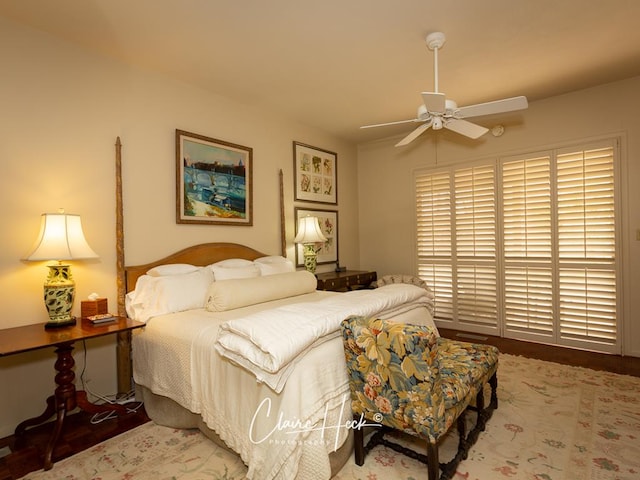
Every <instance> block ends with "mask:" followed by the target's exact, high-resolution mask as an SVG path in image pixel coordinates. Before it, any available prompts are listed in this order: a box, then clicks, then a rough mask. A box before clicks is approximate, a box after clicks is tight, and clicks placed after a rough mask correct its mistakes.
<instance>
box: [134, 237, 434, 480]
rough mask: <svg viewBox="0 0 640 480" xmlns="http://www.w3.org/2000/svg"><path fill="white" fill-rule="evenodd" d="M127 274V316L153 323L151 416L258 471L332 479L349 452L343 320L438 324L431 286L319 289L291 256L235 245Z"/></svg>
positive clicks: (137, 341) (137, 358) (146, 370)
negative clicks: (360, 317) (202, 437)
mask: <svg viewBox="0 0 640 480" xmlns="http://www.w3.org/2000/svg"><path fill="white" fill-rule="evenodd" d="M124 270H125V284H126V291H127V292H128V293H127V306H126V308H127V312H128V313H129V315H130V316H133V317H134V318H136V317H137V319H140V320H142V321H145V322H146V326H145V328H144V329H141V330H140V331H139V332H137V333H136V334H134V335H133V339H132V352H133V377H134V381H135V384H136V389H137V392H138V393H139V394H140V395H141V397H142V400H143V401H144V403H145V408H146V410H147V413H148V414H149V416H150V417H151V419H152V420H154V421H155V422H157V423H159V424H162V425H167V426H171V427H176V428H199V429H200V430H201V431H202V432H204V433H205V434H206V435H207V436H208V437H209V438H211V439H212V440H213V441H215V442H216V443H218V444H220V445H223V446H225V447H226V448H228V449H230V450H232V451H234V452H236V453H237V454H239V455H240V457H241V458H242V460H243V461H244V463H245V464H246V465H247V466H248V474H247V478H254V479H261V480H262V479H272V478H281V479H294V478H295V479H307V478H313V479H322V478H330V477H331V476H333V475H334V474H335V473H336V472H337V471H339V469H340V468H341V467H342V466H343V464H344V463H345V462H346V460H347V459H348V458H349V455H350V454H351V452H352V440H351V435H350V432H351V430H350V428H348V424H347V422H349V421H350V420H351V414H350V412H351V410H350V403H349V402H350V400H349V390H348V379H347V373H346V367H345V361H344V353H343V346H342V340H341V337H340V336H339V322H340V321H341V320H342V319H344V318H346V316H348V315H349V314H351V313H354V314H362V313H364V314H378V315H379V316H381V317H386V318H396V319H399V320H405V321H410V322H413V323H428V324H430V325H433V321H432V317H431V311H432V310H431V309H432V303H431V301H432V297H431V296H430V292H428V291H427V290H425V289H422V288H419V287H416V286H414V285H406V284H402V285H400V284H399V285H395V286H385V287H382V288H378V289H375V290H361V291H355V292H348V293H337V292H326V291H317V290H315V287H316V284H315V277H314V276H313V275H312V274H310V273H308V272H306V271H296V270H295V267H294V266H293V263H292V262H290V261H288V260H286V259H285V258H284V257H278V256H270V255H267V254H265V253H262V252H259V251H257V250H254V249H252V248H249V247H246V246H243V245H238V244H233V243H211V244H205V245H197V246H194V247H191V248H187V249H185V250H182V251H180V252H177V253H175V254H173V255H170V256H168V257H165V258H162V259H159V260H158V261H155V262H152V263H149V264H145V265H139V266H129V267H125V269H124ZM256 270H257V271H258V272H257V274H256ZM249 271H252V272H253V273H251V274H249V273H248V272H249ZM211 272H213V277H211ZM199 275H201V276H202V278H200V277H199ZM154 282H155V283H154ZM207 282H209V283H208V285H207ZM148 284H152V285H154V286H153V288H151V290H149V288H146V287H148ZM158 285H160V286H158ZM205 287H206V293H205V295H204V299H202V300H200V303H198V301H197V298H199V296H200V295H201V294H202V292H203V291H204V290H205ZM385 289H387V290H385ZM149 291H151V292H152V293H151V294H149ZM156 297H158V298H156ZM160 297H161V298H160ZM187 297H194V298H192V299H191V300H189V299H187ZM145 302H146V303H145ZM189 302H191V303H189ZM434 328H435V326H434ZM301 336H302V337H304V341H303V342H302V343H299V342H298V340H297V339H298V338H299V337H301ZM247 345H248V346H247ZM252 349H253V350H252ZM263 357H266V358H263ZM256 358H258V360H256ZM256 365H258V366H256Z"/></svg>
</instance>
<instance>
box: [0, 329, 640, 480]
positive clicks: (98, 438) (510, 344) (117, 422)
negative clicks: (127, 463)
mask: <svg viewBox="0 0 640 480" xmlns="http://www.w3.org/2000/svg"><path fill="white" fill-rule="evenodd" d="M440 333H441V334H442V336H444V337H447V338H454V339H457V340H462V341H468V342H479V343H488V344H491V345H495V346H497V347H498V348H499V349H500V351H501V352H502V353H508V354H512V355H522V356H524V357H530V358H538V359H540V360H547V361H550V362H556V363H563V364H567V365H575V366H580V367H586V368H592V369H594V370H605V371H610V372H614V373H620V374H625V375H633V376H636V377H640V358H636V357H621V356H619V355H606V354H600V353H593V352H586V351H582V350H574V349H568V348H562V347H553V346H550V345H542V344H538V343H531V342H521V341H517V340H509V339H504V338H498V337H492V336H486V335H477V334H465V333H464V332H457V331H455V330H446V329H440ZM478 337H480V338H478ZM90 418H91V415H89V414H86V413H84V412H80V413H76V414H73V415H70V416H69V417H68V418H67V419H66V421H65V428H64V430H63V432H62V435H61V437H62V438H61V439H60V441H59V442H58V445H57V447H56V449H55V451H54V460H55V461H58V460H61V459H63V458H66V457H69V456H71V455H73V454H75V453H77V452H80V451H82V450H85V449H86V448H89V447H91V446H93V445H95V444H97V443H100V442H102V441H104V440H106V439H108V438H111V437H114V436H116V435H119V434H120V433H123V432H125V431H127V430H130V429H132V428H135V427H137V426H139V425H142V424H143V423H145V422H147V421H149V418H148V417H147V414H146V412H145V411H144V408H141V409H140V410H138V412H136V413H134V414H130V415H127V416H124V417H120V418H117V419H113V420H107V421H105V422H102V423H99V424H97V425H92V424H91V423H90ZM51 425H52V424H45V425H41V426H39V427H36V428H33V429H30V430H28V431H27V434H26V442H25V443H26V445H25V446H24V447H22V448H16V445H15V438H14V437H13V435H11V436H9V437H6V438H3V439H0V455H2V452H4V450H3V447H8V448H9V449H10V451H11V453H9V454H8V455H5V456H3V457H1V458H0V480H16V479H18V478H20V477H22V476H24V475H26V474H27V473H29V472H32V471H35V470H40V469H41V468H42V462H43V455H44V450H45V447H46V444H47V441H48V440H49V435H50V432H51V428H50V427H51Z"/></svg>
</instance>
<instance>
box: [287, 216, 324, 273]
mask: <svg viewBox="0 0 640 480" xmlns="http://www.w3.org/2000/svg"><path fill="white" fill-rule="evenodd" d="M293 241H294V242H296V243H301V244H302V255H303V257H304V268H306V269H307V271H309V272H311V273H315V272H316V265H317V262H318V260H317V258H318V257H317V255H318V252H317V250H316V248H317V246H318V244H319V243H323V242H326V241H327V238H326V237H325V236H324V235H323V234H322V230H320V223H318V217H309V216H308V217H302V218H301V219H300V220H299V221H298V234H297V235H296V238H294V239H293Z"/></svg>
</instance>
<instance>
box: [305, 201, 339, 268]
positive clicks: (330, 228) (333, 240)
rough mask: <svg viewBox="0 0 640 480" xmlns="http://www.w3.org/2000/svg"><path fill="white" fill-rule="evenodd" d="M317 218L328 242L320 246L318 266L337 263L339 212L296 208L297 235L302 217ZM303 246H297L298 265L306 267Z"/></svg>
mask: <svg viewBox="0 0 640 480" xmlns="http://www.w3.org/2000/svg"><path fill="white" fill-rule="evenodd" d="M306 216H311V217H317V218H318V223H319V224H320V230H322V234H323V235H324V236H325V237H326V238H327V241H326V242H324V243H322V245H318V251H317V253H318V262H317V263H318V265H320V264H323V263H336V262H337V261H338V212H336V211H333V210H317V209H314V208H302V207H296V209H295V217H296V232H295V233H296V235H297V233H298V232H297V229H298V223H299V222H300V219H301V218H302V217H306ZM302 253H303V252H302V245H300V244H297V245H296V265H297V266H304V257H303V255H302Z"/></svg>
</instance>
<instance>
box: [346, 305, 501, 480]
mask: <svg viewBox="0 0 640 480" xmlns="http://www.w3.org/2000/svg"><path fill="white" fill-rule="evenodd" d="M341 329H342V336H343V342H344V352H345V359H346V363H347V371H348V374H349V386H350V390H351V408H352V413H353V415H354V420H356V421H357V424H358V425H361V424H363V420H364V421H365V422H364V423H366V424H368V425H369V426H371V425H375V426H379V427H388V428H386V429H385V428H379V429H378V430H377V431H376V433H375V434H374V435H372V436H371V438H370V440H369V442H368V443H367V445H366V446H365V445H364V429H363V428H359V429H356V430H355V431H354V438H355V460H356V464H358V465H363V464H364V457H365V455H366V454H367V452H368V451H369V450H371V449H372V448H373V447H374V446H376V445H378V444H383V445H386V446H387V447H389V448H393V449H394V450H396V451H399V452H401V453H404V454H406V455H409V456H411V457H412V458H416V459H418V460H421V461H423V462H425V463H426V464H427V466H428V473H429V476H428V478H429V480H436V479H438V478H441V479H448V478H451V477H452V476H453V474H454V473H455V470H456V467H457V465H458V464H459V463H460V461H461V460H463V459H464V458H466V456H467V454H468V452H469V449H470V447H471V446H472V445H473V444H474V443H475V441H476V440H477V438H478V435H479V434H480V432H481V431H483V430H484V429H485V426H486V422H487V420H488V419H489V418H490V417H491V414H492V412H493V410H494V409H496V408H497V406H498V398H497V394H496V390H497V370H498V355H499V352H498V349H497V348H495V347H493V346H490V345H482V344H475V343H467V342H459V341H455V340H448V339H444V338H440V337H438V335H437V333H436V332H435V330H434V329H432V328H430V327H428V326H424V325H411V324H403V323H398V322H394V321H392V320H381V319H376V318H365V317H358V316H353V317H349V318H347V319H346V320H344V321H343V322H342V324H341ZM487 383H488V384H489V385H490V386H491V393H490V402H489V405H488V406H486V407H485V395H484V386H485V384H487ZM467 410H474V411H476V415H477V416H476V422H475V425H474V427H473V429H472V430H471V431H470V432H469V433H468V434H467V433H466V425H465V412H466V411H467ZM454 423H455V424H456V425H457V429H458V435H459V441H458V450H457V452H456V455H455V457H454V458H453V459H452V460H451V461H450V462H448V463H446V464H440V462H439V459H438V445H439V443H440V440H441V439H442V437H443V436H444V435H445V434H446V433H447V432H448V431H449V430H450V428H451V427H452V426H453V424H454ZM388 429H394V430H399V431H402V432H405V433H408V434H410V435H413V436H416V437H419V438H422V439H424V440H425V441H426V444H427V445H426V446H427V449H426V450H427V455H426V457H425V455H424V454H420V453H417V452H414V451H412V450H409V449H407V448H405V447H403V446H400V445H398V444H397V443H395V442H392V441H389V440H388V439H387V438H385V436H384V435H385V432H386V431H387V430H388ZM440 470H442V476H440V477H439V471H440Z"/></svg>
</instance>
